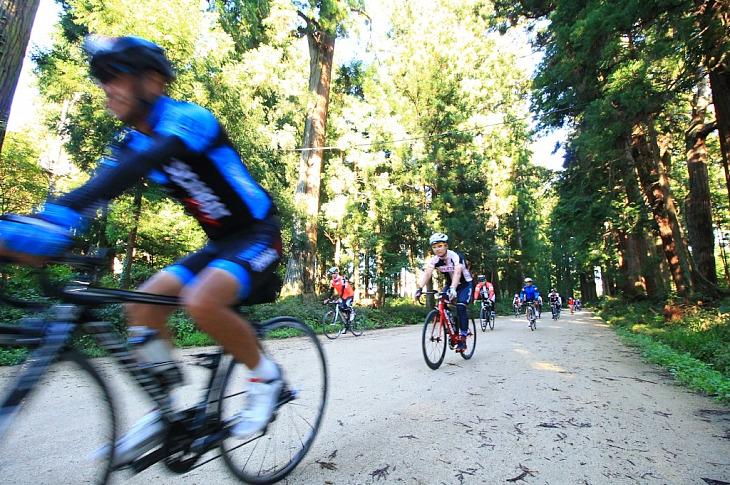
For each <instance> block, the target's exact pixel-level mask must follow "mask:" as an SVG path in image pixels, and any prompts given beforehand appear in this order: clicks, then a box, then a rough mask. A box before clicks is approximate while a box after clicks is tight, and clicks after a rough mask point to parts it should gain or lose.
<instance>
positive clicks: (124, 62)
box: [0, 37, 282, 466]
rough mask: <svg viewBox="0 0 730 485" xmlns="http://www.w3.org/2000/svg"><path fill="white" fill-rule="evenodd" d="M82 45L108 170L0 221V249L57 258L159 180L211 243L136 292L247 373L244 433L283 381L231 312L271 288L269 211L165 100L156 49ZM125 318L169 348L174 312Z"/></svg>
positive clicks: (208, 125)
mask: <svg viewBox="0 0 730 485" xmlns="http://www.w3.org/2000/svg"><path fill="white" fill-rule="evenodd" d="M86 47H87V52H88V53H89V55H90V71H91V75H92V76H93V77H94V78H95V79H96V80H97V81H98V82H99V84H100V86H101V88H102V90H103V91H104V93H105V94H106V100H107V108H108V110H109V112H110V113H111V114H112V115H113V116H115V117H116V118H117V119H119V120H120V121H122V122H123V123H124V124H125V125H126V126H127V127H128V129H127V130H126V131H125V132H124V137H123V139H122V141H121V143H120V144H119V146H116V147H113V148H112V150H113V151H112V160H110V163H107V164H106V165H105V166H103V167H101V168H100V170H99V172H98V174H97V175H96V176H95V177H93V178H92V179H91V180H90V181H89V182H87V183H86V184H85V185H83V186H82V187H80V188H78V189H76V190H74V191H72V192H69V193H67V194H65V195H62V196H60V197H59V198H57V199H56V200H49V201H48V202H47V203H46V204H45V206H44V208H43V210H41V211H40V212H38V213H37V214H34V215H33V216H32V217H18V216H10V217H6V218H5V219H4V220H2V221H0V244H1V247H2V249H0V252H2V253H3V254H5V255H10V256H14V257H16V258H17V259H19V260H21V261H24V262H26V263H31V264H37V263H39V262H41V261H42V260H43V258H44V257H48V256H54V255H58V254H60V253H62V252H63V251H64V250H66V249H67V248H68V247H69V246H70V245H71V242H72V236H73V235H74V234H75V233H76V232H78V231H82V230H84V229H85V228H86V226H87V225H88V222H89V218H91V217H93V216H94V215H95V214H96V212H97V209H98V208H99V207H100V206H102V205H104V204H106V203H107V202H108V201H109V200H111V199H112V198H114V197H116V196H118V195H120V194H121V193H122V192H123V191H125V190H126V189H128V188H130V187H132V186H133V185H134V184H135V183H136V182H137V181H138V180H139V179H141V178H142V177H144V176H149V178H151V179H153V180H154V181H156V182H159V183H160V184H161V185H162V186H163V187H164V189H165V190H167V191H168V193H169V194H170V195H171V196H172V197H174V198H175V199H177V200H178V201H180V202H181V203H182V204H183V205H184V206H185V209H186V211H187V212H188V213H189V214H190V215H192V216H193V217H195V218H196V219H197V220H198V222H199V223H200V226H201V227H202V229H203V230H204V231H205V233H206V235H207V236H208V238H209V242H208V243H207V244H206V245H205V246H204V247H203V248H202V249H200V250H199V251H197V252H195V253H192V254H190V255H188V256H186V257H184V258H182V259H181V260H179V261H177V262H175V263H174V264H173V265H172V266H170V267H168V268H165V269H164V270H162V271H161V272H159V273H157V274H156V275H154V276H153V277H152V278H151V279H150V280H149V281H147V282H146V283H144V284H143V285H142V287H141V288H140V289H141V290H142V291H146V292H150V293H156V294H162V295H171V296H180V298H181V300H182V305H183V306H184V307H185V309H186V310H187V311H188V312H189V313H190V315H191V316H192V318H193V319H194V320H195V322H196V324H197V325H198V327H199V328H200V329H201V330H203V331H205V332H206V333H208V334H209V335H210V336H211V337H213V338H214V339H215V340H216V341H218V342H219V343H220V344H221V346H222V347H223V348H224V349H225V350H226V351H227V352H228V353H230V354H231V355H232V356H233V357H234V358H236V359H237V360H238V361H239V362H241V363H243V364H245V365H246V366H247V367H248V368H249V369H250V381H251V384H250V386H249V387H248V389H249V392H248V396H249V397H248V399H247V408H246V409H244V410H243V411H242V412H241V414H240V418H241V420H240V421H239V422H238V423H237V424H236V425H235V426H234V427H233V428H232V430H231V431H232V433H233V434H234V435H236V436H241V437H245V436H249V435H251V434H253V433H255V432H257V431H259V430H261V429H262V428H263V427H264V426H266V424H267V423H268V422H269V420H270V419H271V415H272V412H273V408H274V405H275V402H276V399H277V398H278V395H279V392H280V390H281V387H282V379H281V372H280V370H279V367H278V366H277V365H276V364H275V363H274V362H272V361H270V360H268V359H267V358H266V357H265V356H264V355H262V354H261V353H260V352H259V346H258V339H257V337H256V334H255V332H254V329H253V328H252V326H251V324H250V323H249V322H247V321H246V320H245V319H243V318H242V317H241V316H240V315H239V314H238V313H237V312H235V311H234V305H236V304H237V303H239V302H241V301H245V300H247V299H249V301H250V302H253V301H252V300H253V299H254V298H257V297H259V296H260V295H259V293H260V291H261V289H262V288H264V287H267V286H268V287H270V286H271V284H272V282H273V281H275V273H274V270H275V269H276V267H277V266H278V264H279V260H280V256H281V235H280V229H279V222H278V220H277V219H276V217H275V214H276V212H277V210H276V206H275V205H274V203H273V201H272V199H271V197H270V196H269V194H268V193H267V192H266V191H265V190H264V189H263V188H262V187H261V186H260V185H258V184H257V183H256V182H255V181H254V180H253V179H252V178H251V176H250V175H249V173H248V171H247V169H246V167H245V166H244V164H243V162H242V161H241V158H240V156H239V155H238V153H237V152H236V150H235V149H234V147H233V146H232V144H231V142H230V140H229V139H228V137H227V135H226V133H225V131H224V130H223V128H222V126H221V125H220V123H219V122H218V121H217V120H216V119H215V117H214V116H213V114H212V113H210V112H209V111H207V110H206V109H204V108H202V107H200V106H197V105H195V104H187V103H182V102H178V101H175V100H172V99H171V98H169V97H167V96H166V95H165V88H166V86H167V84H168V83H170V82H172V81H173V80H174V72H173V69H172V66H171V65H170V63H169V61H168V59H167V57H166V56H165V53H164V51H163V49H162V48H161V47H159V46H157V45H156V44H154V43H151V42H148V41H146V40H144V39H140V38H137V37H119V38H114V39H98V38H96V39H87V44H86ZM126 310H127V313H128V317H129V323H130V325H145V326H147V327H150V328H153V329H155V330H156V331H157V332H158V334H159V335H160V336H162V337H163V338H165V339H167V340H168V341H169V338H170V335H169V331H168V329H167V326H166V321H167V317H168V316H169V315H170V313H171V312H172V309H170V308H166V307H162V306H151V305H141V304H134V305H130V306H129V307H127V308H126ZM160 419H161V418H160V413H159V411H155V412H154V413H152V414H151V415H148V416H147V417H145V418H143V420H141V422H140V423H138V424H137V425H136V426H135V427H134V428H133V429H132V431H130V434H128V435H127V436H125V437H124V438H122V441H123V442H124V443H126V447H125V448H126V449H128V450H129V451H130V452H133V451H134V443H135V439H136V440H140V439H142V438H143V437H144V436H147V435H148V434H149V433H150V428H153V429H161V428H162V427H163V426H164V424H163V423H162V422H161V421H160ZM137 436H139V437H137ZM116 455H119V448H117V453H115V460H114V461H115V464H116V465H117V466H119V465H123V464H124V463H126V462H129V461H131V460H133V459H134V458H136V457H135V456H133V455H130V456H116Z"/></svg>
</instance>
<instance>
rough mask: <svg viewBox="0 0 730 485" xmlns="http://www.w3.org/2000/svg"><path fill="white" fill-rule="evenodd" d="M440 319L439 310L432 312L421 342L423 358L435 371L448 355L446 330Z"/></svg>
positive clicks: (424, 328) (427, 319)
mask: <svg viewBox="0 0 730 485" xmlns="http://www.w3.org/2000/svg"><path fill="white" fill-rule="evenodd" d="M440 317H441V314H440V313H439V311H438V310H431V311H430V312H429V314H428V315H427V316H426V321H425V322H424V324H423V335H422V340H421V346H422V348H423V358H424V360H425V361H426V365H427V366H429V367H430V368H431V369H433V370H436V369H438V368H439V367H440V366H441V364H442V363H443V361H444V356H445V355H446V341H447V340H448V335H447V333H446V329H445V328H444V325H442V324H441V321H440Z"/></svg>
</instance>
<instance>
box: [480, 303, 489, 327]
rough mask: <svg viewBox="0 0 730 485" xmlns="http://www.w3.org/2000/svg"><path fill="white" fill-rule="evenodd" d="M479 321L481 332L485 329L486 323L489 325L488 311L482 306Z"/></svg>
mask: <svg viewBox="0 0 730 485" xmlns="http://www.w3.org/2000/svg"><path fill="white" fill-rule="evenodd" d="M479 322H480V323H481V325H482V332H486V331H487V325H489V311H488V310H487V309H486V308H484V307H482V312H481V314H480V315H479Z"/></svg>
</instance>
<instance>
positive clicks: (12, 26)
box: [0, 0, 40, 153]
mask: <svg viewBox="0 0 730 485" xmlns="http://www.w3.org/2000/svg"><path fill="white" fill-rule="evenodd" d="M39 3H40V0H0V153H2V147H3V142H4V141H5V131H6V130H7V126H8V118H9V117H10V107H11V105H12V104H13V96H15V88H16V87H17V86H18V78H19V77H20V69H21V68H22V67H23V58H24V57H25V51H26V49H27V48H28V41H29V40H30V32H31V30H32V28H33V21H34V20H35V15H36V12H37V11H38V4H39Z"/></svg>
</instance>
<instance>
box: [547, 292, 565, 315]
mask: <svg viewBox="0 0 730 485" xmlns="http://www.w3.org/2000/svg"><path fill="white" fill-rule="evenodd" d="M548 303H549V304H550V310H551V312H552V314H553V317H554V316H555V314H556V313H558V312H559V311H560V307H561V306H562V305H563V302H562V301H561V299H560V294H559V293H558V290H556V289H555V288H552V289H551V290H550V293H548Z"/></svg>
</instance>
